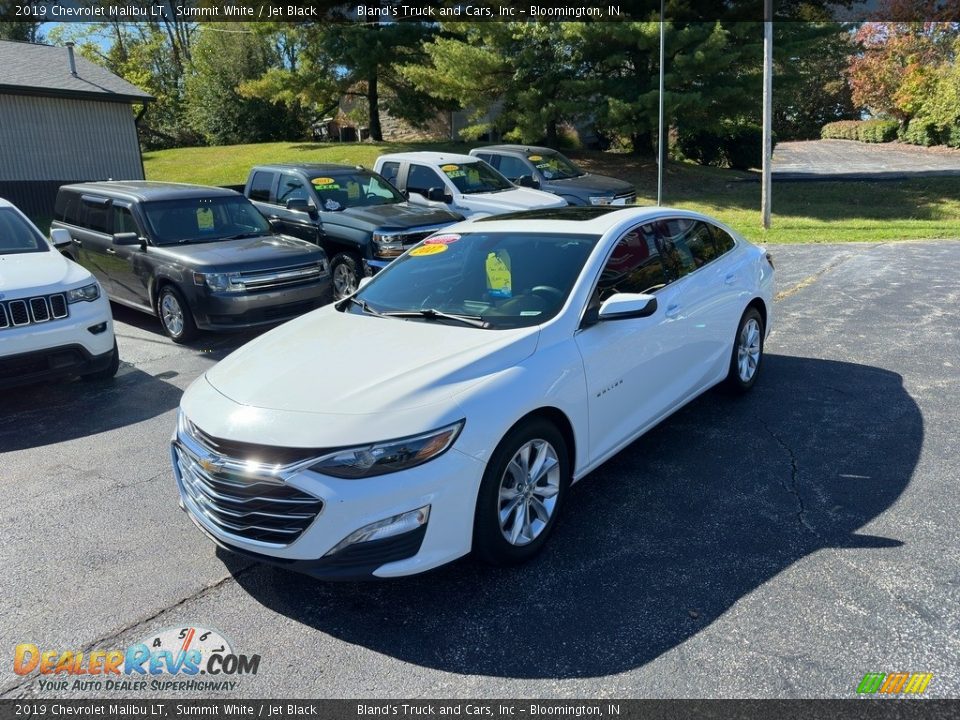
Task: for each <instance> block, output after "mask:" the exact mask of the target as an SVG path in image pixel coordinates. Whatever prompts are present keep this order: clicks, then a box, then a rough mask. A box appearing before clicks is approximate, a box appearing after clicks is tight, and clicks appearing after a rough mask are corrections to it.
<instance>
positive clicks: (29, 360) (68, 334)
mask: <svg viewBox="0 0 960 720" xmlns="http://www.w3.org/2000/svg"><path fill="white" fill-rule="evenodd" d="M51 235H52V238H53V240H52V241H48V240H47V239H46V238H45V237H43V235H42V234H41V232H40V231H39V230H38V229H37V227H36V226H35V225H34V224H33V223H32V222H30V220H28V219H27V216H26V215H24V214H23V213H21V212H20V211H19V210H18V209H17V208H16V207H14V206H13V205H12V204H10V203H9V202H7V201H6V200H3V199H2V198H0V388H7V387H11V386H13V385H23V384H26V383H31V382H35V381H39V380H46V379H50V378H57V377H63V376H70V375H80V376H82V377H83V378H85V379H88V380H104V379H108V378H112V377H113V376H114V375H116V374H117V369H118V368H119V367H120V353H119V351H118V350H117V342H116V340H115V339H114V336H113V317H112V316H111V314H110V303H109V301H108V300H107V298H106V296H105V295H104V294H103V292H102V290H101V288H100V284H99V283H98V282H97V281H96V279H95V278H94V277H93V276H92V275H91V274H90V273H89V272H88V271H87V270H84V269H83V268H82V267H80V266H79V265H77V264H76V263H75V262H73V261H71V260H69V259H67V258H66V257H64V256H63V255H61V254H60V253H59V252H58V250H57V248H56V247H54V243H56V244H58V245H60V246H65V245H69V244H70V238H69V236H67V235H65V234H64V233H63V231H56V230H54V231H53V233H51Z"/></svg>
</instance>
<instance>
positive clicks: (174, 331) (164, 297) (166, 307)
mask: <svg viewBox="0 0 960 720" xmlns="http://www.w3.org/2000/svg"><path fill="white" fill-rule="evenodd" d="M157 314H158V315H159V316H160V324H161V325H163V329H164V330H165V331H166V333H167V335H169V336H170V339H171V340H173V341H174V342H176V343H182V342H187V341H188V340H191V339H193V337H194V336H195V335H196V334H197V326H196V325H195V324H194V322H193V316H192V315H191V314H190V308H189V306H188V305H187V302H186V301H185V300H184V299H183V295H181V294H180V291H179V290H177V289H176V288H174V287H172V286H171V285H166V286H164V288H163V289H162V290H161V291H160V297H159V298H157Z"/></svg>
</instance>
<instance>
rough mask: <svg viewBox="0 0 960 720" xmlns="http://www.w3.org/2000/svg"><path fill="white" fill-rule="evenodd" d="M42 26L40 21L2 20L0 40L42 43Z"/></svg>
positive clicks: (0, 23)
mask: <svg viewBox="0 0 960 720" xmlns="http://www.w3.org/2000/svg"><path fill="white" fill-rule="evenodd" d="M40 26H41V23H38V22H0V40H18V41H20V42H32V43H42V42H43V40H44V37H43V33H41V32H40Z"/></svg>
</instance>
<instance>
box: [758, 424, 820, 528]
mask: <svg viewBox="0 0 960 720" xmlns="http://www.w3.org/2000/svg"><path fill="white" fill-rule="evenodd" d="M760 424H761V425H763V429H764V430H766V431H767V434H769V435H770V437H772V438H773V439H774V441H775V442H776V443H777V445H779V446H780V447H781V448H782V449H783V450H784V451H785V452H786V453H787V456H788V457H789V458H790V482H788V483H781V485H783V489H784V490H786V491H787V492H788V493H789V494H790V495H792V496H793V498H794V500H796V503H797V522H798V523H800V524H801V525H802V526H803V527H805V528H806V529H807V530H809V531H810V532H811V533H813V534H814V535H816V536H817V537H820V533H818V532H817V531H816V529H815V528H814V527H813V525H811V524H810V522H809V521H808V520H807V508H806V505H805V504H804V502H803V497H801V495H800V484H799V476H800V468H799V466H798V465H797V456H796V453H794V452H793V448H791V447H790V446H789V445H787V443H785V442H784V441H783V439H782V438H781V437H780V436H779V435H778V434H777V433H775V432H774V431H773V430H771V429H770V426H769V425H767V424H766V423H765V422H763V421H762V420H761V421H760Z"/></svg>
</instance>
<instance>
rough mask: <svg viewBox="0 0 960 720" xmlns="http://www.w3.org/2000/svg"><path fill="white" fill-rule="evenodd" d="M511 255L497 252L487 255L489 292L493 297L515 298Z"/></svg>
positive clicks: (501, 251)
mask: <svg viewBox="0 0 960 720" xmlns="http://www.w3.org/2000/svg"><path fill="white" fill-rule="evenodd" d="M512 280H513V278H512V276H511V273H510V253H508V252H507V251H506V250H495V251H493V252H492V253H490V254H489V255H487V291H488V292H489V294H490V296H491V297H497V298H509V297H513V289H512V286H513V282H512Z"/></svg>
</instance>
